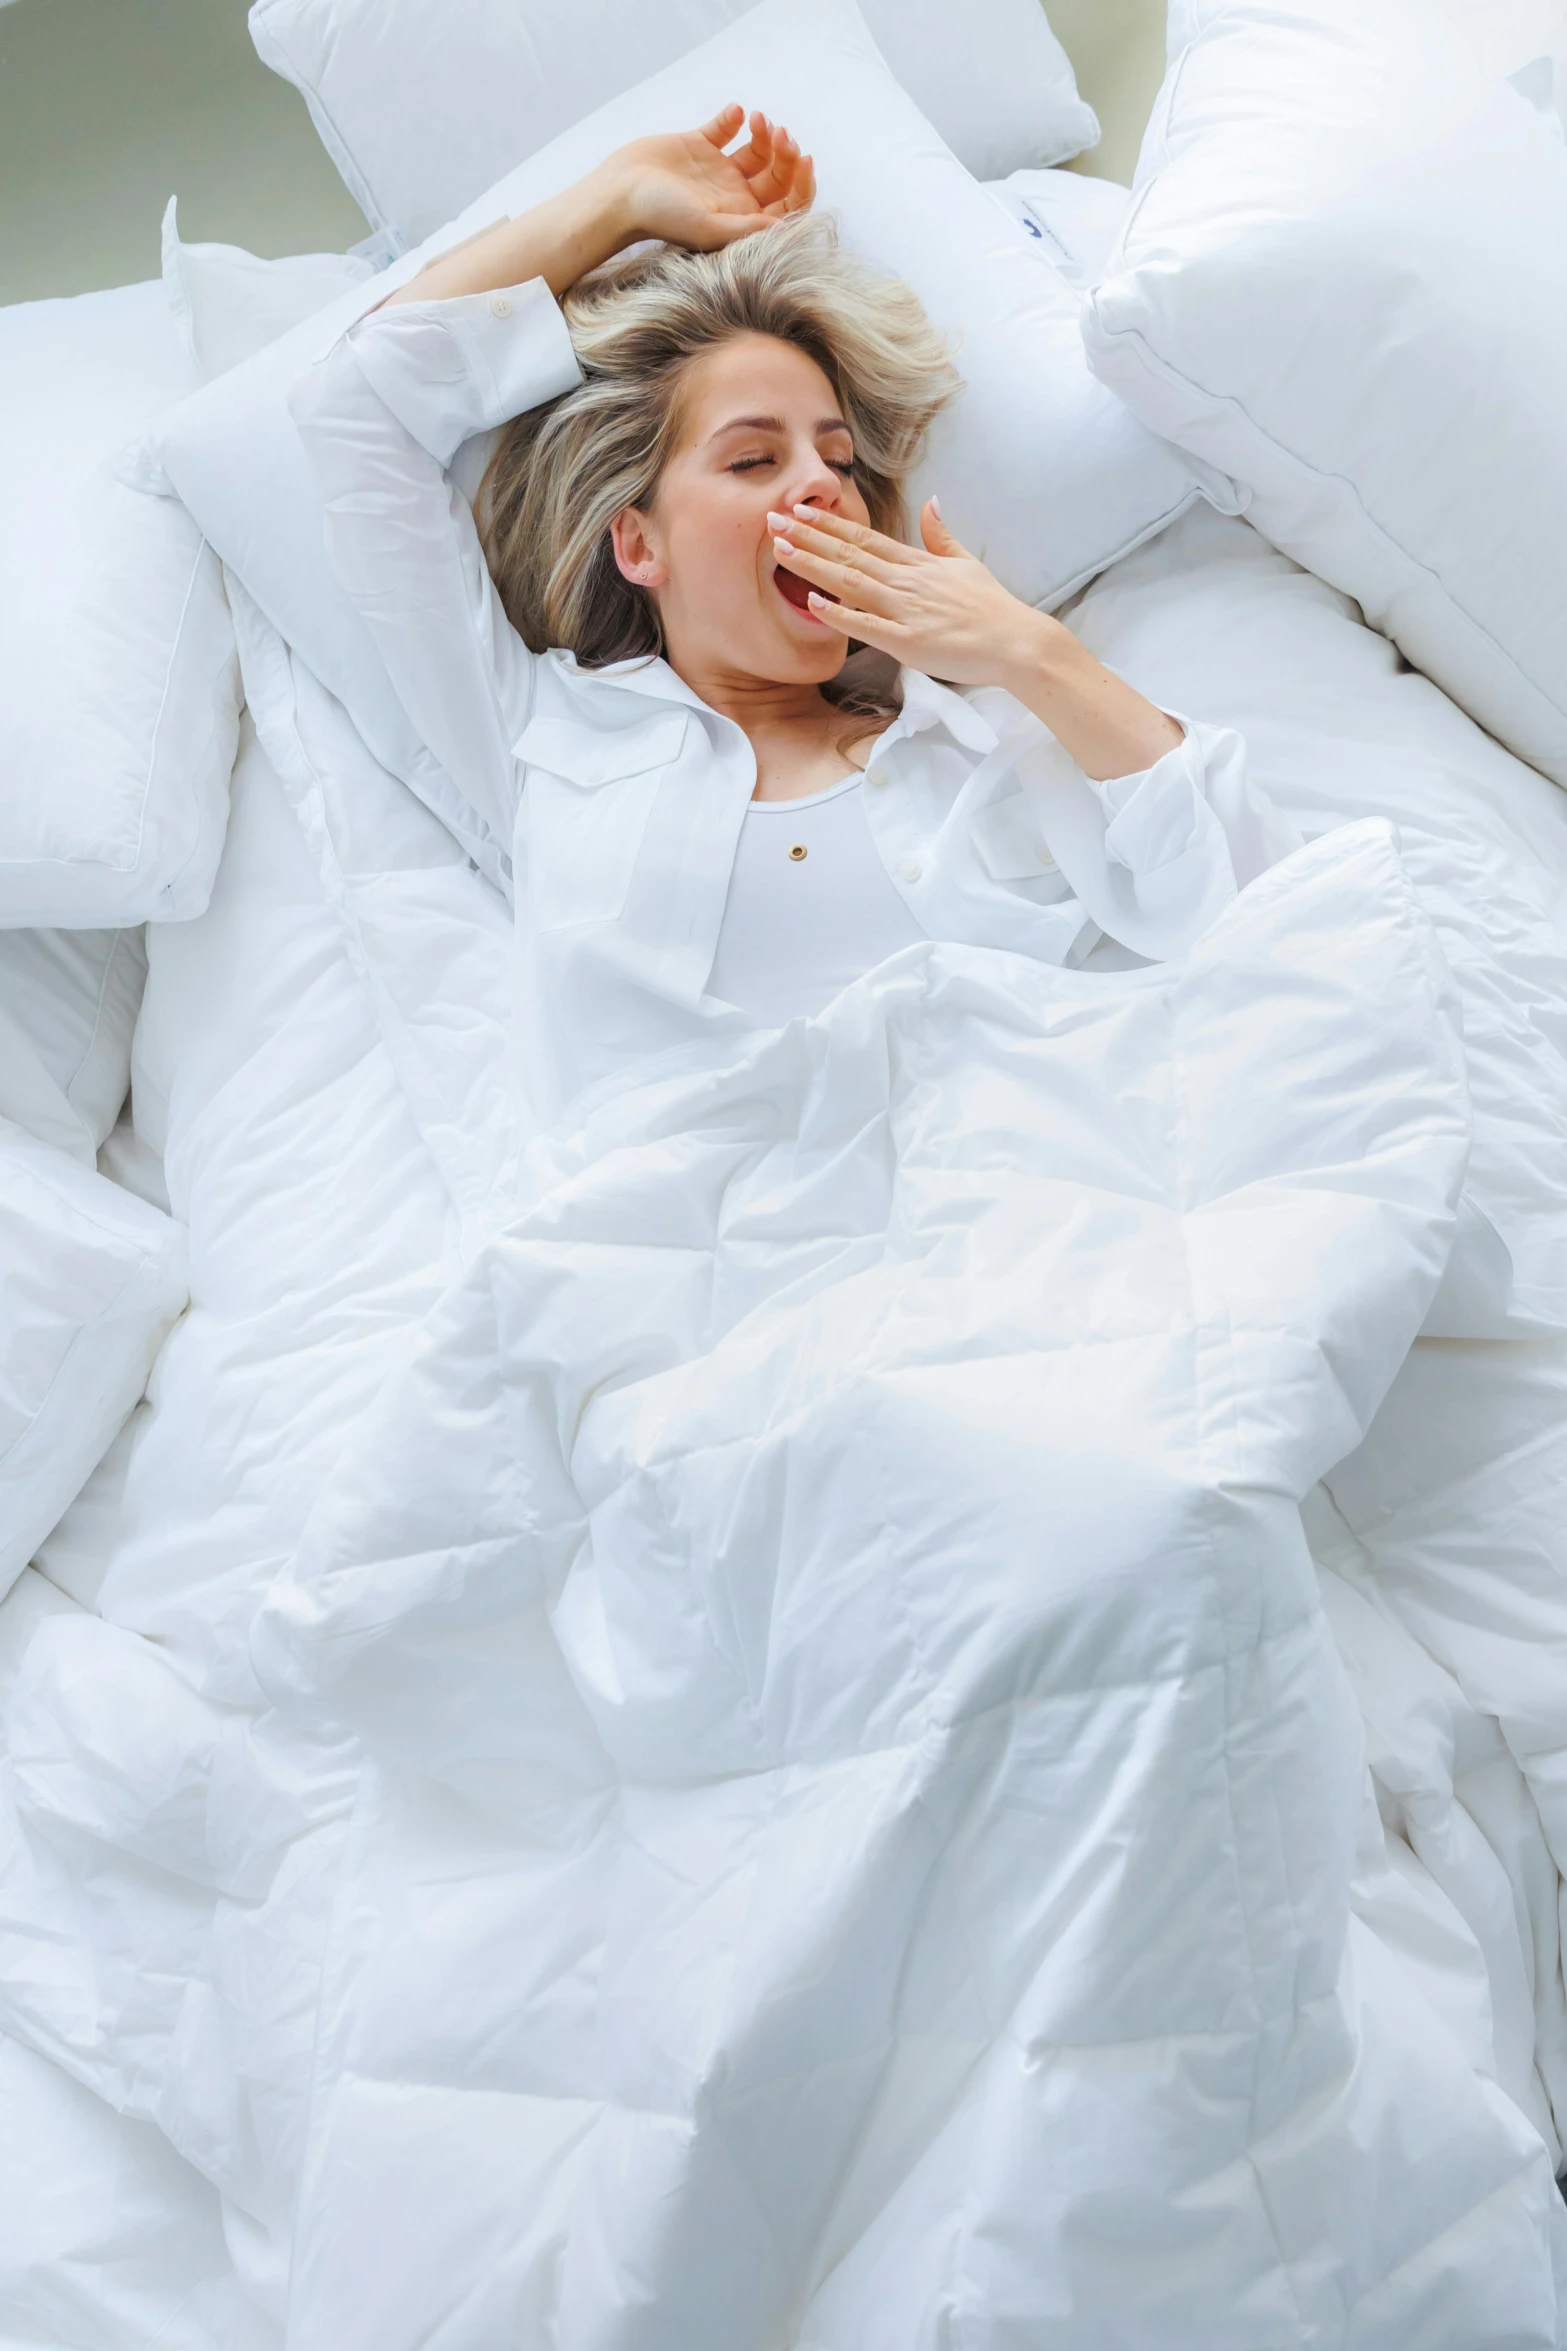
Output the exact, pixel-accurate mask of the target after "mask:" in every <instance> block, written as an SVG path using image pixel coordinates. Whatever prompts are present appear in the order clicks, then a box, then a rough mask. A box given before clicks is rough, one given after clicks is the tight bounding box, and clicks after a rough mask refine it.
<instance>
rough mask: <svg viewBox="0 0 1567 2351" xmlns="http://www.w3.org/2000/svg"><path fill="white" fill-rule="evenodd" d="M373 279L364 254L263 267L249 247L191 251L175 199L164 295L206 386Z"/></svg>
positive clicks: (304, 257) (317, 256)
mask: <svg viewBox="0 0 1567 2351" xmlns="http://www.w3.org/2000/svg"><path fill="white" fill-rule="evenodd" d="M374 275H375V272H374V269H373V268H372V266H371V264H370V263H369V262H368V261H366V260H364V259H363V258H362V257H361V256H360V255H359V254H357V253H292V254H290V255H288V256H287V258H286V259H285V260H282V261H263V260H262V259H261V258H260V256H259V255H258V254H255V253H247V252H246V251H245V249H244V247H243V246H242V245H186V244H183V243H182V242H181V241H180V231H179V210H178V206H177V205H176V203H175V200H174V198H173V197H172V196H171V197H170V199H169V208H168V210H167V212H165V214H164V216H163V290H164V292H165V294H166V295H167V296H168V299H169V308H170V310H171V311H172V312H173V314H174V323H175V327H176V329H177V330H178V333H179V336H180V340H181V341H182V342H183V344H184V346H185V348H186V350H187V351H188V352H189V354H190V358H191V363H192V365H193V366H194V368H195V370H196V373H197V375H198V376H199V377H200V378H201V380H202V382H203V383H210V382H211V380H212V378H213V377H214V376H220V375H225V374H227V372H228V370H229V369H230V368H231V367H238V365H239V363H240V361H241V360H242V359H248V358H249V357H250V355H251V353H252V352H253V351H260V350H261V349H262V348H263V347H264V346H265V345H266V344H268V343H273V342H276V340H277V338H278V336H279V335H286V334H287V333H288V331H289V329H290V327H296V326H298V325H299V323H300V321H301V319H306V318H313V317H314V316H315V314H316V312H317V311H318V310H323V309H324V308H325V307H326V305H327V303H329V302H333V301H336V299H337V298H338V296H339V295H340V294H346V293H349V292H351V291H352V290H353V288H354V287H356V286H362V285H365V284H367V283H368V282H369V280H370V279H371V278H372V277H373V276H374Z"/></svg>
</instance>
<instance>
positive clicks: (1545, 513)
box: [1084, 0, 1567, 784]
mask: <svg viewBox="0 0 1567 2351" xmlns="http://www.w3.org/2000/svg"><path fill="white" fill-rule="evenodd" d="M1170 38H1171V45H1172V62H1171V65H1170V71H1169V74H1168V77H1167V79H1166V81H1165V85H1164V88H1163V91H1162V93H1161V96H1160V99H1159V102H1158V104H1157V106H1156V107H1155V110H1154V115H1153V119H1152V121H1151V123H1150V125H1149V129H1148V134H1147V137H1146V139H1145V141H1144V146H1143V152H1142V156H1141V159H1140V161H1139V165H1138V174H1137V191H1136V200H1135V203H1134V205H1133V208H1132V211H1131V213H1130V215H1129V217H1128V220H1127V224H1126V228H1125V230H1124V232H1123V236H1122V240H1121V244H1120V247H1119V250H1118V252H1117V254H1116V255H1115V256H1114V258H1113V259H1112V261H1111V263H1110V266H1109V269H1108V272H1107V274H1106V275H1105V277H1104V278H1103V279H1102V281H1101V282H1100V284H1099V285H1098V286H1097V287H1096V288H1095V289H1094V291H1093V292H1092V294H1091V295H1090V297H1089V299H1088V304H1087V308H1086V311H1085V314H1084V338H1085V342H1086V345H1087V350H1088V356H1089V359H1090V362H1091V364H1092V365H1093V367H1094V369H1095V371H1096V373H1097V374H1098V375H1099V376H1100V377H1101V378H1102V379H1103V381H1104V382H1105V383H1107V384H1109V385H1110V386H1111V387H1112V388H1113V389H1114V390H1115V391H1116V392H1118V393H1119V394H1120V396H1121V397H1122V399H1124V400H1125V401H1126V402H1127V404H1128V405H1129V406H1130V407H1132V408H1133V409H1135V411H1136V412H1137V414H1138V415H1139V416H1141V417H1143V418H1144V419H1145V421H1146V422H1147V423H1149V424H1150V425H1152V426H1153V427H1154V429H1155V430H1156V431H1158V432H1161V433H1163V434H1165V435H1167V436H1168V438H1169V439H1170V440H1172V441H1174V442H1176V443H1177V444H1178V445H1179V446H1180V447H1182V448H1184V449H1187V450H1189V451H1190V452H1191V453H1192V454H1193V455H1194V456H1197V457H1200V458H1203V459H1205V460H1206V461H1207V462H1208V463H1209V464H1211V465H1213V466H1216V467H1220V468H1222V469H1223V470H1224V472H1226V473H1227V474H1229V475H1231V476H1233V477H1234V478H1235V480H1237V481H1238V482H1241V483H1243V484H1244V485H1245V487H1246V489H1247V491H1248V492H1249V493H1250V505H1249V507H1248V509H1247V511H1248V513H1249V516H1250V519H1251V520H1252V521H1253V522H1254V523H1255V524H1256V525H1257V527H1258V529H1259V530H1262V531H1264V532H1265V533H1266V534H1267V536H1268V537H1269V538H1270V539H1272V540H1273V541H1274V543H1275V544H1276V545H1277V546H1279V547H1281V548H1283V549H1284V550H1285V551H1286V552H1287V553H1288V554H1290V555H1292V556H1294V557H1295V558H1296V559H1297V560H1298V561H1299V562H1301V563H1304V564H1306V565H1308V566H1309V567H1310V568H1311V569H1312V570H1313V571H1315V572H1317V573H1318V574H1319V575H1320V576H1321V577H1322V578H1324V579H1326V580H1330V581H1331V582H1333V583H1334V585H1336V586H1337V587H1340V588H1342V589H1344V590H1346V591H1347V592H1348V593H1349V594H1350V595H1352V596H1354V597H1355V598H1356V599H1357V600H1358V602H1359V603H1360V605H1361V607H1362V609H1363V610H1364V612H1365V614H1366V616H1367V618H1368V619H1369V620H1370V621H1371V622H1372V623H1373V624H1374V625H1375V626H1376V627H1378V628H1381V629H1383V630H1385V631H1386V633H1387V634H1388V635H1389V636H1391V637H1392V638H1393V639H1394V641H1395V642H1396V643H1397V644H1398V646H1399V648H1400V649H1401V651H1402V652H1403V653H1404V654H1405V655H1406V656H1407V658H1408V659H1409V660H1410V661H1411V662H1413V663H1414V664H1415V666H1416V667H1417V668H1419V669H1422V670H1424V671H1425V672H1426V674H1427V675H1428V676H1430V677H1432V678H1434V679H1435V680H1436V681H1437V682H1438V683H1439V684H1440V685H1442V686H1443V687H1445V688H1446V690H1447V691H1448V692H1449V693H1450V694H1451V695H1453V697H1454V698H1455V699H1456V700H1457V701H1459V702H1461V703H1462V704H1463V705H1464V707H1465V708H1466V709H1468V710H1469V711H1470V712H1471V713H1472V714H1473V715H1474V716H1475V717H1476V718H1478V719H1479V720H1480V721H1481V723H1482V724H1483V725H1484V726H1486V727H1488V728H1489V729H1490V730H1491V732H1492V733H1493V734H1495V735H1497V736H1498V737H1500V739H1501V740H1502V741H1503V742H1505V743H1506V744H1508V745H1509V746H1510V748H1511V749H1513V750H1514V751H1516V752H1518V753H1519V754H1520V756H1521V757H1523V758H1525V759H1528V760H1531V761H1532V762H1533V763H1534V764H1535V765H1536V766H1538V767H1539V768H1541V769H1542V770H1543V771H1544V772H1545V773H1546V774H1547V775H1550V776H1552V777H1553V778H1554V779H1555V780H1556V781H1557V782H1558V783H1562V784H1567V688H1564V686H1563V680H1562V660H1561V653H1562V647H1563V645H1564V644H1567V566H1564V564H1563V561H1562V548H1563V545H1564V544H1567V455H1564V449H1563V441H1562V435H1561V429H1560V420H1561V416H1562V413H1563V410H1564V408H1567V144H1564V141H1563V136H1562V128H1561V124H1560V122H1559V120H1558V119H1557V118H1556V116H1555V115H1554V113H1552V112H1551V110H1550V107H1549V104H1548V101H1547V102H1545V103H1543V104H1541V105H1537V104H1534V103H1531V102H1530V99H1529V98H1528V97H1526V96H1525V95H1523V94H1522V93H1521V92H1520V91H1519V90H1518V89H1516V88H1514V87H1512V86H1511V85H1510V84H1509V83H1507V82H1504V81H1502V80H1500V79H1491V78H1490V77H1488V76H1487V75H1486V74H1485V73H1484V72H1483V71H1480V70H1477V68H1476V64H1475V61H1474V56H1473V53H1472V51H1471V48H1470V45H1469V43H1468V42H1467V41H1466V40H1464V39H1462V38H1460V37H1458V36H1457V35H1456V34H1455V33H1453V32H1452V31H1451V30H1450V29H1449V28H1448V26H1447V25H1446V24H1445V23H1444V21H1443V18H1442V14H1441V12H1440V11H1433V10H1431V9H1428V8H1424V7H1419V6H1416V5H1413V4H1412V0H1389V5H1387V6H1383V7H1377V8H1366V7H1364V6H1362V5H1360V4H1359V0H1177V5H1175V6H1174V7H1173V8H1172V11H1171V18H1170Z"/></svg>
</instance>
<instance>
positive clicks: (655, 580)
mask: <svg viewBox="0 0 1567 2351" xmlns="http://www.w3.org/2000/svg"><path fill="white" fill-rule="evenodd" d="M609 536H610V544H611V545H612V546H613V548H614V550H615V565H616V568H617V570H618V571H619V573H620V576H621V578H622V579H626V580H634V581H635V582H636V584H637V586H638V587H639V588H662V587H666V586H667V585H668V582H669V574H668V572H667V571H666V570H665V568H664V564H663V561H662V559H661V557H660V555H659V552H658V549H657V548H656V547H655V545H654V543H653V532H652V528H651V525H650V524H649V522H648V518H647V516H646V515H645V514H642V513H639V512H638V510H637V508H636V507H635V506H627V507H623V508H622V510H621V512H620V513H619V514H617V515H616V517H615V519H614V521H613V522H612V523H611V524H610V526H609Z"/></svg>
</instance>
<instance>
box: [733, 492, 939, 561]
mask: <svg viewBox="0 0 1567 2351" xmlns="http://www.w3.org/2000/svg"><path fill="white" fill-rule="evenodd" d="M768 520H769V522H770V523H772V525H773V527H774V529H775V531H776V532H777V534H778V536H779V537H781V538H788V539H792V540H794V541H795V543H796V544H797V545H798V546H801V547H809V548H811V549H812V550H813V551H814V552H815V553H816V554H818V555H833V556H837V557H838V558H839V559H840V561H847V560H852V561H854V562H863V563H864V565H865V567H866V569H867V570H869V571H872V572H874V573H876V574H877V575H878V576H885V575H887V574H890V573H891V572H892V571H894V570H898V569H903V568H906V567H907V566H909V565H911V564H917V563H918V562H919V555H918V553H917V552H916V550H915V549H914V548H913V547H905V546H904V544H903V541H902V540H901V539H889V538H888V537H887V536H886V534H885V533H884V532H882V531H873V530H872V529H871V527H870V524H869V523H864V522H851V521H850V520H849V519H848V517H847V516H846V515H841V514H833V513H830V512H829V511H828V510H827V509H825V508H823V507H817V506H806V507H796V508H795V510H794V513H793V514H791V515H788V516H784V515H778V516H772V515H770V516H769V517H768Z"/></svg>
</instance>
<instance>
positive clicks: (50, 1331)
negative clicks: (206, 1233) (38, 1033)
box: [0, 1118, 186, 1592]
mask: <svg viewBox="0 0 1567 2351" xmlns="http://www.w3.org/2000/svg"><path fill="white" fill-rule="evenodd" d="M185 1296H186V1291H185V1265H184V1252H183V1249H182V1247H181V1242H180V1236H179V1233H178V1231H177V1229H176V1228H175V1226H174V1225H173V1224H171V1223H170V1221H169V1219H168V1218H167V1217H166V1216H160V1215H159V1213H158V1211H157V1210H156V1209H154V1208H149V1207H148V1206H147V1205H146V1203H145V1202H144V1201H141V1200H135V1199H132V1197H131V1196H130V1194H129V1193H128V1192H122V1191H121V1190H120V1189H119V1187H118V1186H117V1185H115V1184H111V1183H108V1182H106V1181H105V1179H104V1178H103V1177H102V1176H100V1175H99V1174H98V1173H97V1172H96V1170H95V1169H92V1168H90V1167H83V1166H82V1165H81V1164H80V1163H79V1161H78V1160H76V1159H74V1158H71V1157H69V1156H68V1155H67V1154H66V1153H65V1152H64V1151H61V1150H59V1149H57V1148H56V1147H55V1146H54V1145H53V1144H50V1143H46V1142H40V1141H38V1140H37V1138H36V1137H34V1136H32V1135H30V1134H27V1133H25V1132H24V1131H23V1130H22V1129H21V1128H20V1127H17V1126H14V1125H12V1124H11V1122H10V1121H9V1120H8V1119H4V1118H0V1297H3V1298H4V1300H5V1316H4V1326H3V1329H0V1592H4V1591H7V1590H9V1588H10V1586H11V1585H12V1583H14V1581H15V1580H16V1578H17V1576H18V1575H20V1574H21V1572H22V1570H23V1568H24V1567H26V1565H27V1563H28V1561H29V1559H30V1558H31V1557H32V1554H33V1551H34V1548H35V1547H36V1545H37V1544H38V1543H40V1542H41V1541H42V1540H43V1538H44V1536H45V1535H47V1534H48V1533H49V1532H50V1530H51V1529H52V1528H53V1527H54V1526H55V1525H56V1524H57V1522H58V1521H59V1519H60V1518H61V1517H62V1516H63V1514H64V1512H65V1511H66V1509H67V1507H68V1506H69V1505H70V1503H72V1502H73V1501H74V1500H75V1499H76V1496H77V1494H78V1493H79V1492H80V1490H81V1488H82V1486H83V1484H84V1483H85V1481H86V1479H87V1478H88V1476H89V1475H90V1474H91V1472H92V1471H93V1470H94V1469H95V1468H96V1467H97V1465H98V1463H99V1461H100V1460H101V1459H102V1457H103V1454H104V1452H105V1451H106V1449H107V1447H108V1445H109V1443H110V1441H111V1439H112V1438H113V1437H114V1436H115V1434H116V1432H117V1431H118V1430H119V1428H120V1427H121V1425H122V1424H123V1422H124V1421H125V1419H126V1417H127V1415H128V1414H129V1413H130V1411H131V1410H132V1408H133V1407H134V1405H135V1404H136V1402H137V1401H138V1399H139V1398H140V1396H141V1393H142V1391H143V1389H144V1388H145V1387H146V1384H147V1374H148V1372H149V1371H150V1370H151V1368H152V1363H153V1358H154V1357H155V1356H156V1354H157V1352H158V1350H159V1348H160V1347H161V1346H162V1344H163V1341H164V1340H165V1338H167V1336H168V1334H169V1331H170V1329H171V1327H172V1325H173V1323H174V1321H175V1318H176V1317H177V1316H178V1314H179V1312H180V1310H181V1308H182V1307H183V1306H184V1304H185Z"/></svg>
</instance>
